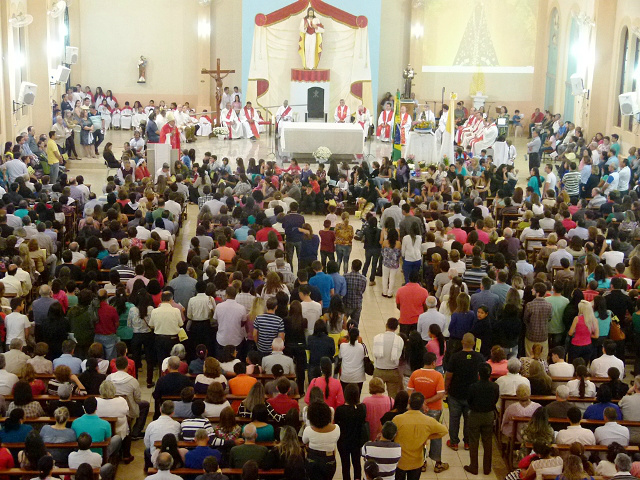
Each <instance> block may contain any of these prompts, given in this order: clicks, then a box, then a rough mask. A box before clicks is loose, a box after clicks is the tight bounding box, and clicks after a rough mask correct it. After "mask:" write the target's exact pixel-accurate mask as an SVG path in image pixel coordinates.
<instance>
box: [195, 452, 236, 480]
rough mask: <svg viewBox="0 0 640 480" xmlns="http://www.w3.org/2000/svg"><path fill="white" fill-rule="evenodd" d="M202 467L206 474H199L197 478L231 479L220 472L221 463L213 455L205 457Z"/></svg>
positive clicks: (204, 479)
mask: <svg viewBox="0 0 640 480" xmlns="http://www.w3.org/2000/svg"><path fill="white" fill-rule="evenodd" d="M202 469H203V470H204V475H198V476H197V477H196V480H229V477H227V476H226V475H223V474H222V473H220V471H219V470H220V465H219V463H218V460H217V459H216V457H214V456H213V455H212V456H210V457H207V458H205V459H204V462H202Z"/></svg>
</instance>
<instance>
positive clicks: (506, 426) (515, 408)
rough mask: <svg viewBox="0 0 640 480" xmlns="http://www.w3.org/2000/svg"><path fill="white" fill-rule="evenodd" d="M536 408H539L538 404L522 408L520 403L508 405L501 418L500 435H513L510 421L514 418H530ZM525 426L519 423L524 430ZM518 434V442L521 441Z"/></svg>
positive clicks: (533, 403)
mask: <svg viewBox="0 0 640 480" xmlns="http://www.w3.org/2000/svg"><path fill="white" fill-rule="evenodd" d="M538 408H540V404H539V403H536V402H531V403H530V404H529V405H528V406H526V407H523V406H522V405H521V404H520V402H516V403H512V404H511V405H509V406H508V407H507V408H506V409H505V411H504V415H503V416H502V428H501V430H502V433H504V434H505V435H507V436H508V437H511V435H513V421H512V420H511V419H512V418H514V417H531V416H532V415H533V412H535V411H536V410H537V409H538ZM525 425H526V424H524V423H521V424H520V426H521V427H522V428H524V426H525ZM521 439H522V438H521V436H520V432H518V440H521Z"/></svg>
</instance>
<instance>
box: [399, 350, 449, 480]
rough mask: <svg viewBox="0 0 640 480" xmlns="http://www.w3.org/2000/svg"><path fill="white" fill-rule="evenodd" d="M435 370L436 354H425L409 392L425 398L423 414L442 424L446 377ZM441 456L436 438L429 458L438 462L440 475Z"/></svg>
mask: <svg viewBox="0 0 640 480" xmlns="http://www.w3.org/2000/svg"><path fill="white" fill-rule="evenodd" d="M435 368H436V354H435V353H433V352H425V354H424V367H423V368H421V369H419V370H416V371H414V372H413V373H412V374H411V377H409V384H408V385H407V392H408V393H409V395H411V394H412V393H413V392H418V393H421V394H422V395H423V396H424V409H423V412H424V413H425V414H426V415H428V416H429V417H431V418H433V419H435V420H437V421H438V422H440V418H441V417H442V399H443V398H444V377H443V376H442V374H441V373H440V372H438V371H436V370H435ZM441 454H442V439H440V438H436V439H434V440H432V441H431V445H430V446H429V458H431V459H432V460H434V461H435V462H436V468H435V470H436V473H438V464H441V463H442V462H441V458H442V455H441ZM445 470H446V469H445ZM440 471H442V470H440Z"/></svg>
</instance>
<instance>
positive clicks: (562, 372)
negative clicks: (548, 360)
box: [549, 362, 575, 377]
mask: <svg viewBox="0 0 640 480" xmlns="http://www.w3.org/2000/svg"><path fill="white" fill-rule="evenodd" d="M574 371H575V367H574V366H573V365H572V364H570V363H567V362H560V363H552V364H551V365H549V375H551V376H552V377H573V372H574Z"/></svg>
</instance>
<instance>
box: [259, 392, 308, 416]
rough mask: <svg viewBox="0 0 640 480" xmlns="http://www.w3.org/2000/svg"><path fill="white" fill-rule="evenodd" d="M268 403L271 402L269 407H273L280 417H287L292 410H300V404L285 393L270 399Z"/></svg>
mask: <svg viewBox="0 0 640 480" xmlns="http://www.w3.org/2000/svg"><path fill="white" fill-rule="evenodd" d="M267 402H269V405H271V406H272V407H273V409H274V410H275V411H276V413H279V414H280V415H285V414H286V413H287V412H288V411H289V410H291V409H292V408H295V409H296V410H299V409H300V405H298V402H296V401H295V400H294V399H293V398H290V397H289V396H288V395H286V394H283V393H280V394H278V395H276V396H275V397H273V398H270V399H268V400H267Z"/></svg>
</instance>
